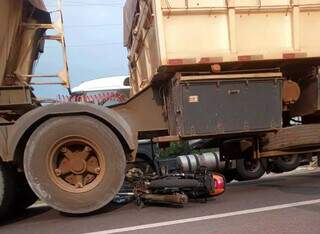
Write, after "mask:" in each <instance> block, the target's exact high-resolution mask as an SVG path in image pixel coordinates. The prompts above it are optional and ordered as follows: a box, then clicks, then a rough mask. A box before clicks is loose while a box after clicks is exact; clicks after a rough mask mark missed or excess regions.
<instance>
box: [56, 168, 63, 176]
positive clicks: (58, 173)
mask: <svg viewBox="0 0 320 234" xmlns="http://www.w3.org/2000/svg"><path fill="white" fill-rule="evenodd" d="M54 172H55V173H56V176H61V174H62V173H61V170H60V169H55V170H54Z"/></svg>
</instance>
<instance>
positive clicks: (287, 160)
mask: <svg viewBox="0 0 320 234" xmlns="http://www.w3.org/2000/svg"><path fill="white" fill-rule="evenodd" d="M280 160H281V161H283V162H284V163H287V164H293V163H295V162H296V160H297V159H296V156H295V155H294V156H282V157H281V158H280Z"/></svg>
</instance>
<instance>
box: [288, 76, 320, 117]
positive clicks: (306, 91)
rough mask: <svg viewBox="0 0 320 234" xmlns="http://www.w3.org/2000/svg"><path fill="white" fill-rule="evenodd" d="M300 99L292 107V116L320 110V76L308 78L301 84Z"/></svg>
mask: <svg viewBox="0 0 320 234" xmlns="http://www.w3.org/2000/svg"><path fill="white" fill-rule="evenodd" d="M300 88H301V95H300V98H299V100H298V101H297V102H296V103H295V104H294V105H293V106H292V107H291V108H290V114H291V116H303V115H310V114H313V113H316V112H317V111H319V110H320V77H319V75H318V76H315V77H313V78H306V79H305V80H304V82H303V83H302V84H300Z"/></svg>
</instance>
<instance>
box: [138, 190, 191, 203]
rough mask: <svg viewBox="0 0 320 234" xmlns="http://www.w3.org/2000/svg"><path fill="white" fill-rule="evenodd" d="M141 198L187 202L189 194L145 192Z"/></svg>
mask: <svg viewBox="0 0 320 234" xmlns="http://www.w3.org/2000/svg"><path fill="white" fill-rule="evenodd" d="M141 198H143V199H145V200H150V201H157V202H170V203H176V204H186V203H188V200H189V199H188V196H187V195H185V194H179V193H178V194H170V195H158V194H143V195H141Z"/></svg>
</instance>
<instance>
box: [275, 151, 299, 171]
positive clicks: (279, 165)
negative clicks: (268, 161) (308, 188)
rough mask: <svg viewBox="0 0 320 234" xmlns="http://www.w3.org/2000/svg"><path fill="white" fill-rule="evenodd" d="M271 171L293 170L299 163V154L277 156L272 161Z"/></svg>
mask: <svg viewBox="0 0 320 234" xmlns="http://www.w3.org/2000/svg"><path fill="white" fill-rule="evenodd" d="M272 164H273V165H272V166H273V169H272V172H274V173H282V172H288V171H293V170H295V169H296V168H297V167H298V166H299V165H300V157H299V155H297V154H296V155H291V156H283V157H278V158H276V159H274V160H273V162H272Z"/></svg>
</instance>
